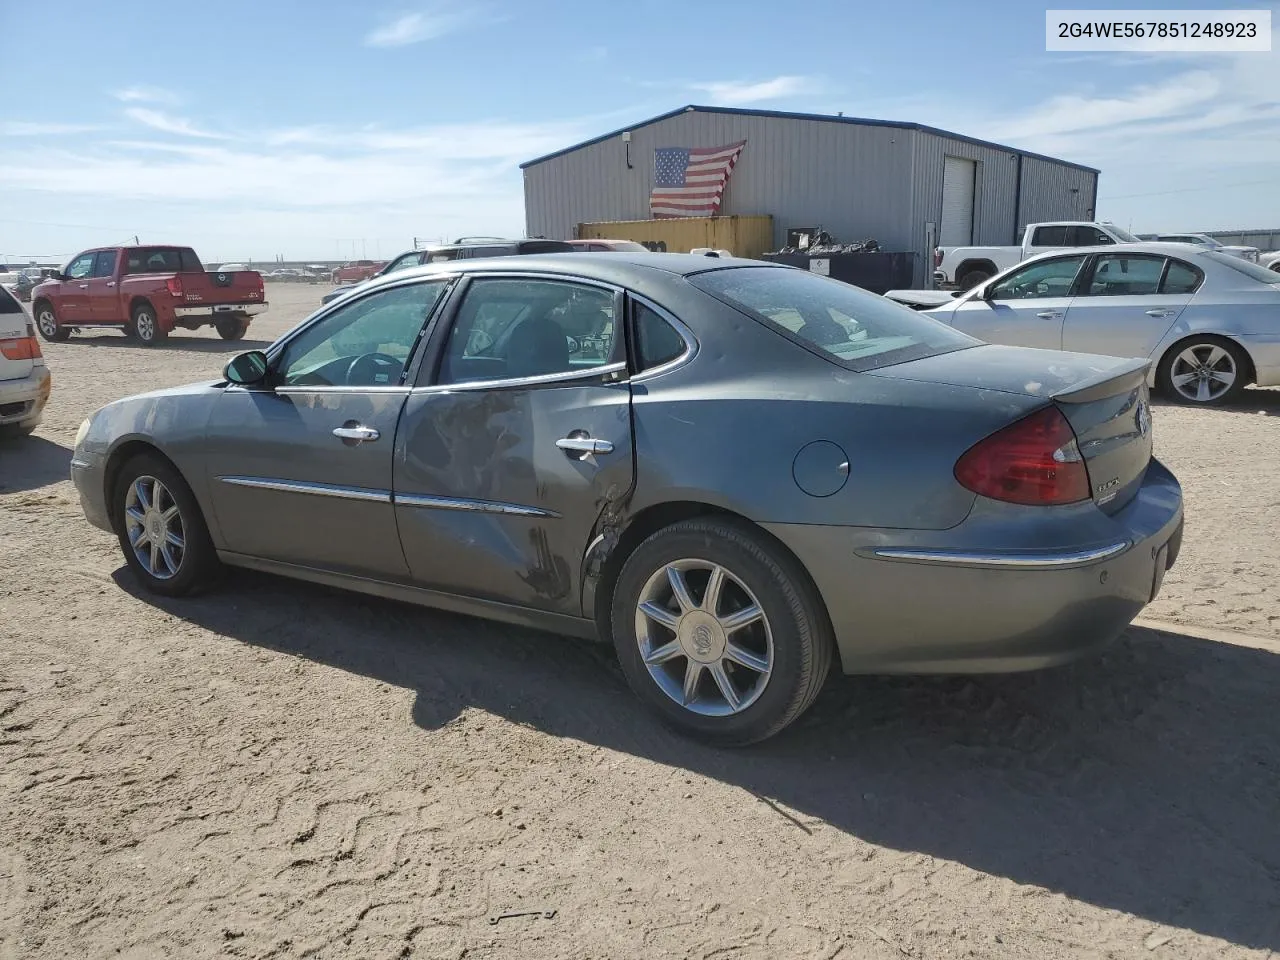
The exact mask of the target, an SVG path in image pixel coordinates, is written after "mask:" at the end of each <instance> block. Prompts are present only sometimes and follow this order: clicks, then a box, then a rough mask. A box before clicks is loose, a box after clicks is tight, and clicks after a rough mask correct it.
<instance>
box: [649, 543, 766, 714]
mask: <svg viewBox="0 0 1280 960" xmlns="http://www.w3.org/2000/svg"><path fill="white" fill-rule="evenodd" d="M635 630H636V640H637V642H638V643H639V645H640V656H641V659H642V660H643V661H644V664H645V667H646V669H648V671H649V675H650V677H652V678H653V681H654V683H656V684H657V685H658V688H659V689H660V690H662V692H663V693H665V694H666V695H667V696H668V697H670V698H671V699H672V700H674V701H675V702H676V703H678V704H680V705H681V706H682V707H684V708H685V709H686V710H689V711H691V712H693V713H696V714H699V715H701V716H707V717H723V716H730V715H732V714H736V713H741V712H742V711H743V710H746V709H747V708H748V707H750V706H751V705H752V704H753V703H755V702H756V700H758V699H759V697H760V695H761V694H762V693H763V692H764V689H765V687H766V686H767V685H768V683H769V678H770V676H771V675H772V673H773V664H774V649H773V634H772V632H771V631H770V628H769V620H768V617H766V616H765V612H764V608H763V607H761V605H760V602H759V601H758V600H757V599H756V597H755V595H754V594H753V593H752V592H751V590H750V589H749V588H748V587H747V585H746V584H745V583H743V582H742V580H741V579H739V578H738V577H737V576H736V575H735V574H734V573H733V572H732V571H730V570H728V569H727V568H725V567H723V566H721V565H719V564H716V563H712V562H710V561H708V560H697V559H684V560H675V561H673V562H671V563H668V564H666V565H665V566H663V567H662V568H661V569H659V570H658V571H656V572H655V573H654V574H653V575H652V576H651V577H650V578H649V579H648V581H647V582H646V583H645V585H644V588H643V589H642V590H641V591H640V598H639V601H638V603H637V604H636V610H635Z"/></svg>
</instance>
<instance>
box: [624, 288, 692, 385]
mask: <svg viewBox="0 0 1280 960" xmlns="http://www.w3.org/2000/svg"><path fill="white" fill-rule="evenodd" d="M631 322H632V326H633V328H634V330H635V370H636V373H643V372H644V371H645V370H652V369H653V368H654V367H660V366H662V365H663V364H664V363H670V362H671V361H672V360H675V359H677V358H678V357H680V356H681V355H682V354H683V353H684V352H685V350H686V349H687V347H686V344H685V342H684V337H682V336H680V333H679V331H677V330H676V328H675V327H673V326H672V325H671V324H669V323H667V321H666V320H664V319H663V318H662V317H661V315H659V313H658V312H657V311H656V310H651V309H650V308H649V307H646V306H645V305H644V304H643V303H637V302H635V301H633V302H632V308H631Z"/></svg>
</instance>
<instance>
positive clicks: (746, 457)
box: [71, 253, 1182, 743]
mask: <svg viewBox="0 0 1280 960" xmlns="http://www.w3.org/2000/svg"><path fill="white" fill-rule="evenodd" d="M1147 368H1148V361H1146V360H1123V359H1115V358H1111V357H1101V356H1093V355H1082V354H1073V353H1063V352H1059V351H1056V350H1032V349H1027V348H1022V347H1007V346H993V345H988V344H984V343H982V342H981V341H979V340H975V339H973V338H971V337H969V336H966V335H965V334H962V333H959V332H958V331H956V330H954V329H952V328H950V327H948V326H946V325H945V324H941V323H938V322H937V321H934V320H931V319H930V318H928V317H926V316H923V315H921V314H919V313H916V312H914V311H911V310H908V309H907V308H905V307H902V306H900V305H897V304H894V303H892V302H890V301H888V300H886V299H884V298H883V297H879V296H875V295H873V294H870V293H867V292H866V291H863V290H859V289H858V288H856V287H853V286H850V285H848V284H844V283H840V282H839V281H835V280H830V279H827V278H825V277H819V276H816V275H814V274H812V273H809V272H807V271H802V270H797V269H793V268H790V267H783V266H777V265H772V264H762V263H759V262H758V261H751V260H739V259H729V258H725V259H711V258H707V257H695V256H690V255H687V254H654V253H644V254H638V253H608V254H592V253H585V254H579V255H576V256H572V257H565V256H540V257H529V258H527V259H526V260H525V262H522V263H519V264H513V263H511V262H510V261H509V260H508V261H502V260H474V261H470V262H467V261H459V262H454V263H446V264H439V265H437V266H433V267H420V268H416V269H411V270H405V271H402V272H400V273H397V274H394V275H390V276H387V277H383V278H381V279H379V280H376V281H373V282H372V283H370V284H368V285H367V286H366V287H364V288H363V289H361V290H359V291H355V292H353V293H352V294H351V296H349V297H345V298H343V299H341V300H339V301H337V302H335V303H333V304H330V305H329V306H328V307H325V308H322V309H321V310H319V311H317V312H316V313H315V314H313V315H312V316H311V317H310V318H309V319H308V320H306V321H304V322H303V323H302V324H301V325H299V326H298V327H297V328H296V329H294V330H292V331H290V332H289V333H287V334H285V336H284V337H282V338H281V339H280V340H279V341H278V342H276V343H275V344H273V345H272V346H271V347H270V349H268V350H267V351H265V352H262V351H251V352H248V353H244V354H241V355H240V356H238V357H236V358H235V359H233V360H232V361H231V362H230V363H229V364H228V365H227V368H226V370H225V378H224V379H222V380H218V381H214V382H206V383H200V384H193V385H191V386H189V387H178V388H170V389H167V390H162V391H157V392H155V393H151V394H145V395H142V396H138V397H133V398H130V399H127V400H121V401H118V402H116V403H113V404H110V405H108V406H106V407H104V408H102V409H101V410H99V411H97V412H96V413H95V414H94V415H93V416H92V417H91V418H90V419H89V420H88V421H87V422H86V423H85V424H84V425H83V426H82V427H81V430H80V434H79V439H78V442H77V444H76V448H75V451H74V454H73V457H72V460H71V469H72V476H73V479H74V480H75V484H76V487H77V489H78V490H79V494H80V498H81V503H82V506H83V509H84V512H85V515H86V516H87V517H88V519H89V520H90V521H91V522H92V523H93V524H95V525H96V526H99V527H101V528H103V529H105V530H109V531H112V532H114V533H115V534H116V535H117V537H118V538H119V542H120V544H121V548H122V550H123V553H124V556H125V559H126V561H127V562H128V564H129V566H130V568H131V569H132V570H133V572H134V574H135V575H136V576H137V577H138V578H139V580H140V581H141V583H142V584H143V585H144V586H145V587H146V588H147V589H150V590H152V591H155V592H157V593H161V594H164V595H168V596H178V595H183V594H187V593H190V592H192V591H194V590H198V589H200V588H203V587H206V586H208V585H209V584H211V583H212V581H213V580H214V578H215V576H216V573H217V571H218V569H219V568H220V567H221V566H222V565H224V564H230V565H233V566H240V567H248V568H251V569H255V570H261V571H268V572H273V573H279V574H284V575H286V576H292V577H298V578H302V579H306V580H311V581H314V582H318V583H323V584H327V585H329V586H333V587H341V588H346V589H350V590H355V591H361V592H364V593H369V594H375V595H378V596H383V597H393V598H397V599H401V600H407V601H411V602H417V603H421V604H426V605H430V606H437V607H442V608H445V609H448V610H453V611H458V612H464V613H471V614H477V615H480V616H484V617H491V618H495V619H499V620H506V621H510V622H515V623H521V624H526V625H530V626H537V627H542V628H546V629H549V630H552V631H555V632H558V633H564V634H576V635H582V636H596V637H600V638H602V639H606V640H608V641H611V642H612V643H613V644H614V646H615V648H616V650H617V654H618V658H619V660H620V662H621V664H622V668H623V670H624V672H625V673H626V676H627V679H628V681H629V682H630V684H631V686H632V688H633V689H634V690H635V692H636V693H637V694H638V695H639V697H640V698H641V699H642V700H643V701H644V702H645V703H646V704H648V705H649V706H650V707H651V708H652V709H653V710H654V711H656V712H657V713H658V714H659V715H660V716H661V717H662V718H663V719H664V720H665V721H666V722H668V723H670V724H672V725H673V726H675V727H676V728H678V729H680V730H682V731H684V732H685V733H688V734H691V735H695V736H699V737H703V738H706V739H709V740H714V741H717V742H721V743H747V742H751V741H755V740H760V739H763V738H765V737H768V736H770V735H771V734H774V733H776V732H777V731H779V730H781V729H782V728H783V727H785V726H786V725H787V724H789V723H790V722H791V721H793V720H795V719H796V717H798V716H799V715H800V714H801V713H802V712H803V711H804V710H805V709H806V708H807V707H808V706H809V704H810V703H812V701H813V700H814V698H815V697H816V696H817V694H818V690H819V689H820V688H821V686H822V683H823V680H824V678H825V677H826V675H827V671H828V668H829V666H830V665H831V663H832V662H833V661H834V662H836V663H837V664H838V668H839V669H841V670H843V671H844V672H845V673H952V672H998V671H1014V670H1026V669H1032V668H1037V667H1044V666H1049V665H1052V664H1058V663H1063V662H1065V661H1068V660H1071V659H1073V658H1075V657H1078V656H1080V655H1082V654H1084V653H1086V652H1088V651H1090V650H1092V649H1094V648H1095V647H1097V646H1099V645H1101V644H1105V643H1106V642H1108V641H1110V640H1111V639H1113V638H1114V637H1116V636H1117V635H1118V634H1119V633H1120V632H1121V631H1122V630H1123V629H1124V628H1125V627H1126V626H1127V625H1128V624H1129V622H1130V621H1131V620H1132V619H1133V618H1134V617H1135V616H1136V615H1137V613H1138V612H1139V611H1140V610H1141V609H1142V607H1143V606H1144V605H1145V604H1147V603H1148V602H1150V601H1151V600H1152V599H1153V597H1154V596H1155V595H1156V592H1157V591H1158V590H1159V588H1160V585H1161V582H1162V578H1163V576H1164V572H1165V570H1166V569H1167V568H1168V567H1169V566H1170V565H1171V564H1172V563H1173V561H1174V559H1175V558H1176V556H1177V553H1178V549H1179V545H1180V543H1181V535H1182V492H1181V489H1180V487H1179V485H1178V482H1177V480H1176V479H1174V477H1173V475H1172V474H1170V472H1169V471H1168V470H1166V469H1165V468H1164V467H1163V466H1162V465H1161V464H1160V463H1159V462H1158V461H1156V460H1155V459H1153V458H1152V438H1151V412H1150V404H1149V401H1148V396H1147V384H1146V374H1147ZM548 695H553V694H551V693H549V694H548Z"/></svg>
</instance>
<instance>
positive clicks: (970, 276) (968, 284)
mask: <svg viewBox="0 0 1280 960" xmlns="http://www.w3.org/2000/svg"><path fill="white" fill-rule="evenodd" d="M993 276H995V274H993V273H991V272H990V271H987V270H970V271H969V272H968V273H966V274H964V276H962V277H961V278H960V289H961V290H972V289H973V288H974V287H976V286H977V285H978V284H980V283H983V282H985V281H987V280H990V279H991V278H992V277H993Z"/></svg>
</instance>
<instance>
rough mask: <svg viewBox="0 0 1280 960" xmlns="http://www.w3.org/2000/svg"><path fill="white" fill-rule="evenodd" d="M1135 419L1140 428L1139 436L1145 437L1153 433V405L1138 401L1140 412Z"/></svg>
mask: <svg viewBox="0 0 1280 960" xmlns="http://www.w3.org/2000/svg"><path fill="white" fill-rule="evenodd" d="M1133 419H1134V423H1135V424H1136V425H1137V427H1138V436H1140V437H1145V436H1146V435H1147V434H1148V433H1150V432H1151V405H1150V404H1148V403H1147V401H1146V400H1139V401H1138V412H1137V414H1136V415H1135V416H1134V418H1133Z"/></svg>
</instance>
